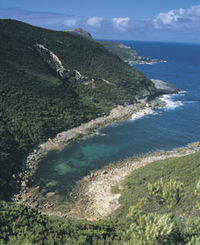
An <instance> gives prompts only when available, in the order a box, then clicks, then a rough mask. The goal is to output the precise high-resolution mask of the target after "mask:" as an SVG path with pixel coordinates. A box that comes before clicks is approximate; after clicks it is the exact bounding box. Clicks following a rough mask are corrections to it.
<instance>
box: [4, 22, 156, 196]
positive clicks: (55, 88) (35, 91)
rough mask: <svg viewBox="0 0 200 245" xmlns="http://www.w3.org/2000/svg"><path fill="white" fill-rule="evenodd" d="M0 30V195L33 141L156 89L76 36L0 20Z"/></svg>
mask: <svg viewBox="0 0 200 245" xmlns="http://www.w3.org/2000/svg"><path fill="white" fill-rule="evenodd" d="M0 36H1V38H0V48H1V55H0V67H1V70H0V74H1V76H0V94H1V101H0V106H1V110H0V147H1V158H0V183H1V185H0V193H1V197H0V198H1V199H2V198H3V199H8V198H9V197H10V196H11V195H12V193H13V192H15V189H16V187H17V175H18V173H19V169H20V165H21V162H22V159H23V157H24V156H25V155H26V154H27V153H28V152H30V150H31V149H32V148H33V146H36V145H37V144H39V143H41V142H43V141H45V140H46V139H48V138H49V137H53V136H55V134H56V133H58V132H61V131H63V130H66V129H69V128H73V127H75V126H77V125H80V124H81V123H83V122H87V121H89V120H91V119H94V118H96V117H98V116H100V115H105V114H108V112H109V111H110V109H112V108H113V107H115V106H116V105H127V104H131V103H135V102H136V101H137V100H138V99H140V98H147V99H149V98H152V97H154V96H156V95H157V94H158V93H157V90H156V89H155V87H154V85H153V83H152V82H151V81H150V80H149V79H147V78H146V77H144V75H142V74H141V73H140V72H139V71H137V70H136V69H134V68H133V67H130V66H129V65H127V64H125V63H124V62H123V61H122V60H121V59H120V58H119V57H117V56H116V55H112V54H110V52H108V51H107V50H106V49H105V48H104V47H103V46H102V45H100V44H98V43H97V42H96V41H93V40H89V39H86V38H84V37H81V36H80V35H76V34H73V33H69V32H58V31H50V30H46V29H42V28H38V27H34V26H31V25H28V24H25V23H22V22H19V21H15V20H0Z"/></svg>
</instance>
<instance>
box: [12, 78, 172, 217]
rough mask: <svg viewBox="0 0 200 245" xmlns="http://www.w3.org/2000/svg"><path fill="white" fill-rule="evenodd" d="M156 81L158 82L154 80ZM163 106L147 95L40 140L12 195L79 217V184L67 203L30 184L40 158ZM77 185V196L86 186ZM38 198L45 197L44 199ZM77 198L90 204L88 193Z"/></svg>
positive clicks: (56, 212)
mask: <svg viewBox="0 0 200 245" xmlns="http://www.w3.org/2000/svg"><path fill="white" fill-rule="evenodd" d="M152 81H153V80H152ZM153 82H154V83H155V81H153ZM158 84H161V86H164V85H163V82H162V81H161V83H160V81H159V80H156V84H155V87H157V86H158ZM164 84H165V83H164ZM163 89H165V86H164V87H163ZM168 89H169V91H168V93H176V92H177V90H176V89H175V88H174V87H170V86H169V87H168ZM159 92H160V91H159ZM165 92H166V91H165ZM164 106H165V102H164V101H162V100H161V99H160V98H159V97H157V98H155V99H153V100H151V101H148V100H147V98H144V99H141V100H139V101H138V103H135V104H132V105H127V106H117V107H116V108H114V109H112V110H111V112H110V114H109V115H108V116H103V117H99V118H96V119H94V120H92V121H89V122H88V123H84V124H81V125H80V126H79V127H76V128H73V129H70V130H68V131H64V132H61V133H59V134H57V135H56V137H55V138H54V139H48V141H46V142H45V143H43V144H40V145H39V146H38V147H37V148H36V149H34V151H33V152H32V153H30V154H29V155H28V156H27V158H26V159H25V161H24V163H23V168H22V171H21V173H20V176H19V181H20V184H21V185H20V192H19V193H18V194H16V195H15V196H14V197H13V200H14V201H16V202H18V203H21V204H25V205H27V206H31V207H35V208H38V209H39V210H41V211H42V212H44V210H45V213H48V214H49V215H58V216H65V215H67V216H68V215H70V216H71V215H72V216H73V217H79V218H80V215H76V214H75V213H74V211H72V210H71V207H73V206H74V207H75V206H77V201H76V199H77V196H76V195H75V196H74V193H76V191H75V190H77V187H76V188H75V189H74V190H73V191H72V193H71V194H70V195H71V197H70V199H71V200H70V201H69V200H66V199H65V201H64V203H63V197H61V196H59V195H57V194H56V193H47V194H45V195H46V197H45V198H46V199H45V198H44V197H43V196H42V195H43V194H44V193H42V192H41V193H40V191H41V187H40V186H37V187H31V183H32V181H33V176H34V174H35V172H36V171H37V169H38V166H39V163H40V161H41V160H42V159H43V158H44V157H45V156H46V155H47V154H48V152H49V151H52V150H62V148H64V147H65V146H66V145H68V144H69V143H70V142H72V141H74V140H77V139H84V138H85V137H90V136H92V135H93V134H95V133H97V132H98V130H99V129H100V128H102V127H105V126H107V125H110V124H112V123H114V122H117V121H119V120H125V119H128V118H130V117H131V116H132V115H134V114H137V113H138V112H142V113H144V114H146V113H148V109H152V108H161V107H164ZM146 111H147V112H146ZM77 186H79V187H78V190H79V191H78V196H82V194H80V193H81V191H80V188H82V187H83V186H82V185H81V187H80V185H77ZM83 189H84V190H82V193H86V192H85V185H84V188H83ZM108 196H109V195H108ZM116 198H117V196H116ZM61 199H62V200H61ZM111 199H112V202H114V201H113V198H111ZM38 200H42V202H41V201H38ZM78 200H81V202H82V201H83V200H84V201H83V202H86V204H85V206H91V205H89V204H88V203H89V202H90V200H89V199H86V198H85V197H84V198H82V199H78ZM74 202H75V203H76V204H73V205H72V203H74ZM78 202H80V201H78ZM63 205H64V208H63V210H62V208H61V206H63ZM47 210H48V211H47ZM60 210H62V211H60ZM64 210H65V211H64ZM80 210H82V209H81V208H80ZM86 216H87V217H90V216H89V215H86ZM86 216H85V215H84V218H86ZM94 217H97V218H99V217H98V215H96V214H95V215H94ZM89 219H90V218H89Z"/></svg>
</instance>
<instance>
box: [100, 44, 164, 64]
mask: <svg viewBox="0 0 200 245" xmlns="http://www.w3.org/2000/svg"><path fill="white" fill-rule="evenodd" d="M99 43H100V44H101V45H103V46H104V47H105V48H106V49H108V50H109V51H110V52H111V53H113V54H116V55H118V56H119V57H120V58H121V59H122V60H123V61H124V62H127V63H129V64H131V65H132V64H146V63H154V62H162V61H161V60H158V59H150V58H147V57H144V56H140V55H139V54H138V53H137V52H136V51H135V50H134V49H132V48H131V47H128V46H126V45H124V44H122V43H120V42H114V41H99Z"/></svg>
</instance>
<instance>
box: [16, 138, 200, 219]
mask: <svg viewBox="0 0 200 245" xmlns="http://www.w3.org/2000/svg"><path fill="white" fill-rule="evenodd" d="M198 151H200V142H195V143H192V144H189V145H187V146H186V147H182V148H176V149H174V150H172V151H160V152H155V153H148V154H145V155H143V156H139V157H133V158H128V159H125V160H123V161H121V162H118V163H115V164H110V165H107V166H105V167H103V168H102V169H98V170H95V171H91V172H90V174H89V175H87V176H85V177H83V178H82V179H81V180H79V181H78V182H77V183H76V185H75V186H74V188H73V189H72V191H71V192H70V194H69V196H68V197H67V198H66V199H63V197H61V196H59V195H58V194H57V193H54V192H49V193H47V194H46V197H45V201H44V197H43V196H42V194H41V193H40V187H39V186H38V187H34V188H30V189H28V188H26V189H25V190H24V191H23V192H22V193H21V198H16V200H15V201H17V202H18V203H20V204H23V205H26V206H29V207H32V208H37V209H38V210H39V211H40V212H41V213H43V214H45V215H48V216H58V217H70V218H75V219H86V220H90V221H92V220H100V219H103V218H106V217H107V216H109V215H110V214H111V213H112V212H113V211H115V210H116V209H117V208H118V207H119V206H120V202H119V198H120V195H121V194H120V192H121V191H123V181H124V180H125V178H126V177H127V176H128V175H129V174H130V173H132V171H134V170H136V169H138V168H141V167H144V166H146V165H147V164H150V163H152V162H155V161H159V160H164V159H168V158H174V157H182V156H186V155H189V154H192V153H195V152H198ZM113 190H114V191H113ZM116 190H117V192H116Z"/></svg>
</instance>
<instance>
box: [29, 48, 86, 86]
mask: <svg viewBox="0 0 200 245" xmlns="http://www.w3.org/2000/svg"><path fill="white" fill-rule="evenodd" d="M34 48H35V50H36V51H37V52H38V53H39V55H40V56H41V58H42V59H43V60H44V62H45V63H46V64H47V65H48V66H49V67H50V68H51V70H52V71H54V72H55V73H56V74H57V75H58V77H59V78H60V79H61V80H68V79H73V80H75V81H76V82H88V80H89V79H88V78H87V77H85V76H83V75H81V73H80V72H79V71H77V70H70V69H68V70H67V69H65V68H64V67H63V65H62V62H61V60H60V59H59V58H58V56H57V55H55V54H54V53H53V52H52V51H51V50H49V49H47V48H46V47H45V46H44V45H42V44H39V43H37V44H35V45H34Z"/></svg>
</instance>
